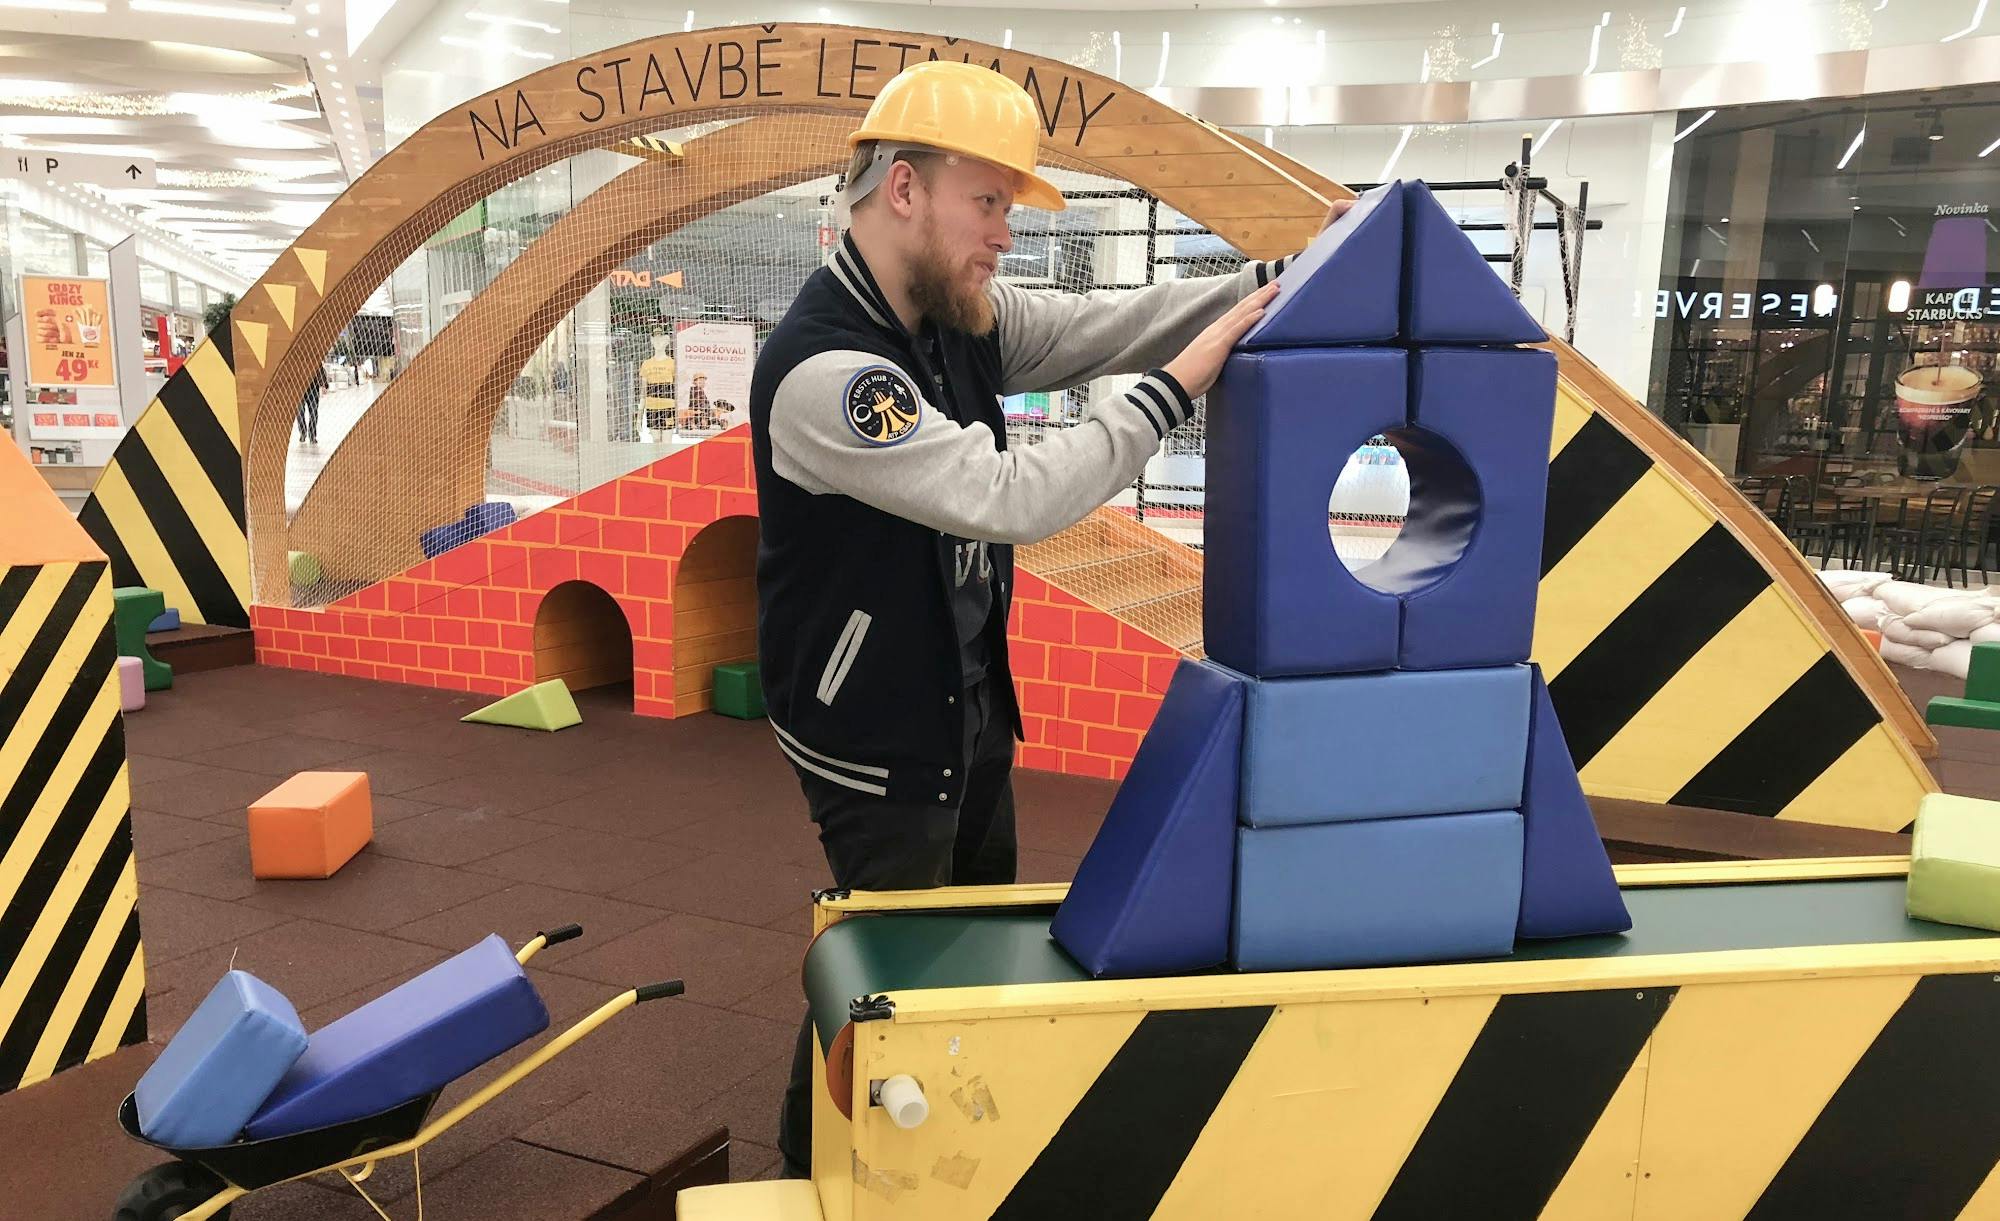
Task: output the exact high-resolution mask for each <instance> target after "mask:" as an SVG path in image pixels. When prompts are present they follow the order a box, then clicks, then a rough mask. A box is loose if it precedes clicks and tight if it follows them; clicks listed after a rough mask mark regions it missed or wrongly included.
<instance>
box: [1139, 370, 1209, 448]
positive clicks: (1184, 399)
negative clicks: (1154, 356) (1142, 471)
mask: <svg viewBox="0 0 2000 1221" xmlns="http://www.w3.org/2000/svg"><path fill="white" fill-rule="evenodd" d="M1125 400H1126V401H1127V402H1129V403H1131V404H1132V405H1133V406H1134V407H1137V408H1138V409H1139V414H1140V415H1143V416H1145V417H1146V423H1148V424H1151V425H1152V426H1153V431H1154V432H1156V433H1158V434H1159V435H1160V436H1162V437H1165V436H1166V435H1167V434H1168V433H1170V432H1172V431H1173V430H1174V429H1176V428H1179V427H1180V426H1181V425H1182V424H1185V423H1187V419H1188V417H1189V416H1191V415H1193V414H1194V403H1193V401H1191V400H1190V399H1189V398H1188V394H1187V391H1185V390H1183V389H1181V384H1180V382H1179V381H1177V380H1175V378H1174V375H1173V374H1171V373H1169V372H1167V371H1166V370H1165V369H1155V370H1153V371H1152V372H1151V373H1148V374H1147V375H1146V376H1144V377H1142V378H1140V379H1139V384H1138V385H1136V386H1134V387H1132V388H1131V389H1130V390H1128V391H1126V392H1125Z"/></svg>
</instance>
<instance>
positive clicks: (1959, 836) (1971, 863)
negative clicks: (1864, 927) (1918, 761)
mask: <svg viewBox="0 0 2000 1221" xmlns="http://www.w3.org/2000/svg"><path fill="white" fill-rule="evenodd" d="M1906 907H1907V910H1908V911H1909V913H1910V915H1912V916H1915V917H1916V918H1917V919H1919V920H1935V921H1938V922H1939V923H1942V924H1964V925H1969V926H1971V927H1973V928H1990V929H1995V930H2000V802H1993V801H1981V800H1979V799H1978V798H1976V797H1954V796H1952V795H1950V794H1948V793H1932V794H1930V795H1929V796H1927V797H1925V798H1924V800H1923V802H1922V804H1920V805H1919V806H1918V807H1917V825H1916V829H1915V831H1913V832H1912V833H1911V836H1910V888H1909V897H1908V899H1907V901H1906Z"/></svg>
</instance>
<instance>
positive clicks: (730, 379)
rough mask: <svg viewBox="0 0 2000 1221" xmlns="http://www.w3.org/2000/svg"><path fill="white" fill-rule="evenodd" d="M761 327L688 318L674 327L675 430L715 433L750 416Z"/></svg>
mask: <svg viewBox="0 0 2000 1221" xmlns="http://www.w3.org/2000/svg"><path fill="white" fill-rule="evenodd" d="M756 362H757V331H756V328H755V327H753V326H751V325H750V324H749V323H747V322H684V323H681V324H680V325H679V326H678V327H677V328H676V329H675V331H674V390H675V395H674V399H675V402H677V403H678V404H679V406H680V412H679V419H678V421H677V422H676V431H678V432H684V433H689V432H692V433H712V432H722V431H724V430H725V429H730V428H734V427H736V426H737V425H738V424H741V423H743V422H745V421H746V420H748V419H749V418H750V414H749V403H750V371H751V367H752V366H753V365H755V364H756Z"/></svg>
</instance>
